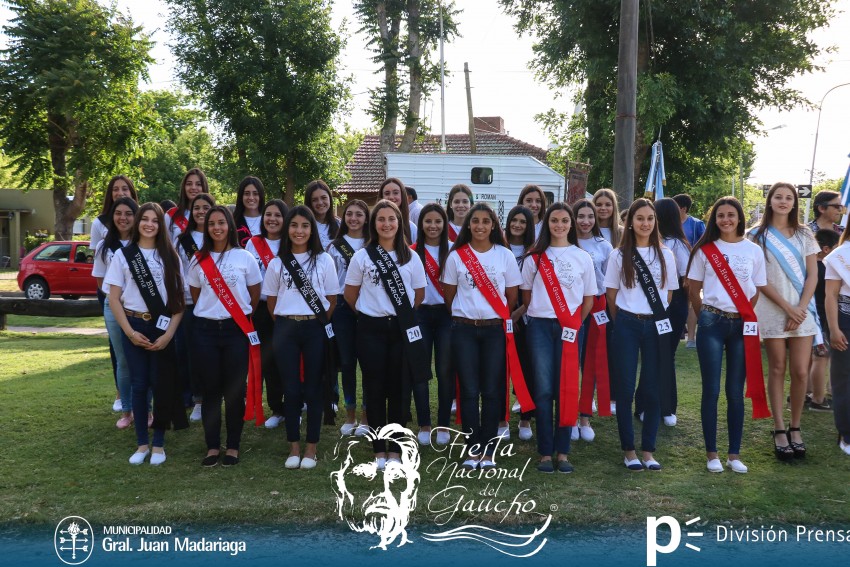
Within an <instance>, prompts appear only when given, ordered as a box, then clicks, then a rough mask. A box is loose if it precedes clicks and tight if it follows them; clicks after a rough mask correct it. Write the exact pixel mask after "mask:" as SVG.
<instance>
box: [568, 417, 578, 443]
mask: <svg viewBox="0 0 850 567" xmlns="http://www.w3.org/2000/svg"><path fill="white" fill-rule="evenodd" d="M579 435H580V434H579V431H578V422H576V424H575V425H573V426H572V428H571V429H570V441H578V438H579Z"/></svg>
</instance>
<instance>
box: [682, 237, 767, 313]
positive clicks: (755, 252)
mask: <svg viewBox="0 0 850 567" xmlns="http://www.w3.org/2000/svg"><path fill="white" fill-rule="evenodd" d="M714 244H715V245H717V249H718V250H720V253H721V254H723V257H724V258H725V259H726V261H727V262H728V263H729V267H730V268H731V269H732V273H734V274H735V277H736V278H737V279H738V283H739V284H741V289H743V290H744V294H745V295H746V296H747V299H752V297H753V296H754V295H755V294H756V292H757V291H758V290H757V289H756V288H758V287H761V286H764V285H766V284H767V272H766V270H765V263H764V252H762V250H761V247H760V246H759V245H758V244H755V243H753V242H750V241H749V240H747V239H744V240H742V241H741V242H734V243H733V242H726V241H725V240H720V239H718V240H715V241H714ZM688 279H692V280H694V281H698V282H702V297H703V299H702V302H703V305H710V306H712V307H714V308H716V309H720V310H721V311H727V312H729V313H738V308H737V307H735V304H734V303H733V302H732V298H731V297H729V293H728V292H727V291H726V288H725V287H723V284H721V283H720V279H719V278H718V277H717V272H715V271H714V268H713V267H712V265H711V264H710V263H709V261H708V258H707V257H706V255H705V252H704V251H703V249H702V248H700V249H699V250H697V252H696V253H695V254H694V261H693V262H691V269H690V271H688Z"/></svg>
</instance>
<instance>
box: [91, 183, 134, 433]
mask: <svg viewBox="0 0 850 567" xmlns="http://www.w3.org/2000/svg"><path fill="white" fill-rule="evenodd" d="M138 210H139V205H138V204H137V203H136V201H135V200H133V199H131V198H130V197H119V198H118V199H116V200H115V202H114V203H113V205H112V208H111V209H110V211H109V217H110V220H108V221H107V222H106V225H105V226H107V227H109V228H108V230H107V232H106V236H104V237H103V238H102V239H101V240H100V242H98V243H97V246H96V247H95V249H94V266H92V271H91V275H92V276H94V279H95V280H96V281H97V289H98V293H99V294H103V295H104V297H105V301H104V305H103V320H104V323H105V324H106V332H107V334H108V336H109V346H110V349H111V351H112V354H113V356H112V357H110V358H111V359H112V372H113V373H114V375H115V387H116V391H117V394H116V395H117V398H116V400H118V401H119V405H118V409H119V410H120V411H121V417H120V418H119V419H118V421H117V422H116V423H115V427H117V428H118V429H126V428H128V427H130V424H131V423H133V399H132V383H131V381H130V369H129V368H128V367H127V358H126V357H125V356H124V347H123V344H122V340H121V327H120V326H119V325H118V321H117V320H116V319H115V316H114V315H113V314H112V310H111V309H110V308H109V295H108V294H109V286H105V285H103V278H104V276H106V271H107V270H108V269H109V264H110V263H111V262H112V256H113V254H114V253H115V252H117V251H119V250H121V248H123V247H124V246H126V245H127V243H128V242H130V236H131V235H132V233H133V220H134V218H135V216H136V211H138Z"/></svg>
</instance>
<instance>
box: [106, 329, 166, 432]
mask: <svg viewBox="0 0 850 567" xmlns="http://www.w3.org/2000/svg"><path fill="white" fill-rule="evenodd" d="M127 320H128V321H129V322H130V326H131V327H133V330H134V331H138V332H139V333H141V334H143V335H145V336H146V337H147V338H148V340H150V341H151V342H153V341H155V340H156V339H157V338H159V337H160V335H162V331H160V330H159V329H157V328H156V321H155V320H152V321H143V320H142V319H139V318H137V317H128V318H127ZM121 337H122V351H123V352H124V356H125V357H126V360H127V364H128V366H129V368H130V380H131V382H132V385H133V415H134V416H135V420H134V421H133V424H134V426H135V429H136V444H137V445H147V444H148V439H149V438H148V407H149V406H150V402H149V400H150V392H152V391H153V388H154V386H155V384H156V380H157V376H159V369H158V367H157V361H158V359H159V356H158V354H159V353H156V352H151V351H149V350H146V349H143V348H140V347H137V346H135V345H134V344H133V343H131V342H130V339H129V338H128V337H127V335H126V334H124V332H123V331H122V332H121ZM116 351H117V349H116ZM164 443H165V430H164V429H154V432H153V443H152V445H153V446H154V447H162V446H163V444H164Z"/></svg>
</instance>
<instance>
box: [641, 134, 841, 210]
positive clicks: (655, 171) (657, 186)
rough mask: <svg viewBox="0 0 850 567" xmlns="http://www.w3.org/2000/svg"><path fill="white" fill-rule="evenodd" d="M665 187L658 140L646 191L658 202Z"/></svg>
mask: <svg viewBox="0 0 850 567" xmlns="http://www.w3.org/2000/svg"><path fill="white" fill-rule="evenodd" d="M665 185H667V175H666V174H665V173H664V152H663V151H662V149H661V140H658V141H657V142H655V143H654V144H652V163H651V164H650V166H649V175H647V176H646V188H645V189H644V191H645V192H646V193H652V194H653V195H654V196H655V200H656V201H657V200H658V199H663V198H664V186H665ZM845 185H846V183H845Z"/></svg>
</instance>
